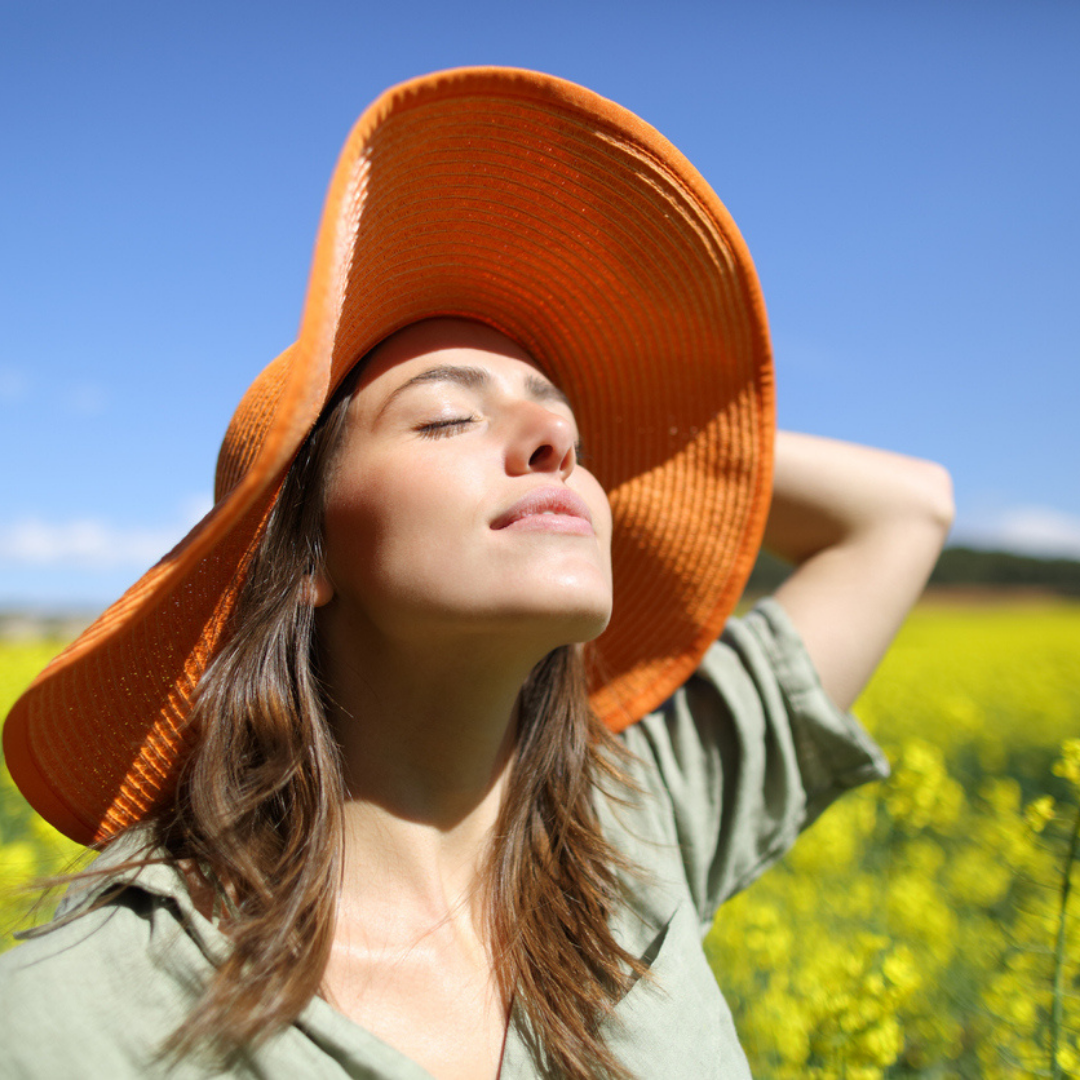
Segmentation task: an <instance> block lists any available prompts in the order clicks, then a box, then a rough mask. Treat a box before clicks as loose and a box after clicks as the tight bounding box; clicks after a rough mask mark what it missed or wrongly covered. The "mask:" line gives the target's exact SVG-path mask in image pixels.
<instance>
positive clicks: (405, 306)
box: [4, 67, 774, 843]
mask: <svg viewBox="0 0 1080 1080" xmlns="http://www.w3.org/2000/svg"><path fill="white" fill-rule="evenodd" d="M437 315H452V316H458V317H462V318H468V319H475V320H478V321H480V322H484V323H487V324H489V325H491V326H493V327H495V328H496V329H498V330H500V331H502V332H503V333H504V334H506V335H507V336H508V337H510V338H512V339H513V340H515V341H516V342H518V343H519V344H520V345H521V346H522V347H523V348H524V349H525V350H526V351H527V352H528V353H529V354H530V355H531V356H532V357H533V359H534V360H535V361H536V362H537V363H538V364H539V365H540V367H541V368H543V369H544V370H545V371H546V372H547V373H548V375H549V376H550V377H551V378H552V379H553V380H554V381H555V382H556V384H558V385H559V387H560V388H561V389H562V390H563V391H564V392H565V393H566V395H567V397H568V398H569V399H570V401H571V403H572V405H573V408H574V412H575V415H576V417H577V420H578V424H579V427H580V429H581V430H582V431H583V432H584V433H585V437H586V440H587V442H588V445H589V450H590V468H591V469H592V471H593V472H595V474H596V475H597V477H598V479H599V480H600V482H601V483H602V484H603V485H604V488H605V489H606V490H607V492H608V494H609V496H610V499H611V506H612V512H613V515H614V520H615V533H614V540H613V552H612V554H613V564H614V576H615V610H614V615H613V618H612V621H611V624H610V626H609V627H608V629H607V630H606V631H605V633H604V634H603V635H602V636H601V637H600V639H599V640H598V641H597V642H596V643H595V645H594V646H593V649H594V660H595V663H594V665H593V667H594V670H595V671H597V672H602V673H603V674H602V676H599V675H598V676H597V677H596V678H594V685H593V686H592V704H593V707H594V708H595V710H596V711H597V713H598V714H599V715H600V717H601V718H602V719H603V720H604V722H605V723H607V724H608V725H609V726H610V727H611V728H613V729H614V730H620V729H622V728H624V727H626V726H627V725H628V724H630V723H633V722H634V721H635V720H637V719H639V718H640V717H642V716H643V715H645V714H646V713H647V712H649V711H650V710H652V709H654V708H656V706H658V705H659V704H660V703H661V702H662V701H664V700H665V699H666V698H667V697H668V696H669V695H670V694H671V693H672V692H673V691H674V690H676V689H677V688H678V687H679V686H680V685H682V683H683V682H685V681H686V679H687V678H688V677H689V676H690V674H691V673H692V672H693V670H694V669H695V667H696V666H697V664H698V663H699V661H700V659H701V657H702V655H703V654H704V652H705V650H706V649H707V648H708V646H709V644H710V643H711V642H712V641H713V640H715V638H716V637H717V636H718V635H719V634H720V631H721V630H722V628H723V625H724V622H725V620H726V619H727V617H728V615H729V614H730V613H731V611H732V609H733V607H734V605H735V603H736V601H737V600H738V598H739V595H740V594H741V592H742V589H743V586H744V584H745V581H746V578H747V576H748V575H749V573H750V569H751V567H752V565H753V561H754V558H755V555H756V552H757V549H758V545H759V543H760V539H761V534H762V531H763V529H764V523H765V516H766V513H767V510H768V503H769V494H770V481H771V467H772V443H773V433H774V420H773V382H772V366H771V353H770V347H769V335H768V327H767V323H766V317H765V306H764V302H763V300H762V297H761V290H760V287H759V285H758V280H757V276H756V274H755V272H754V267H753V263H752V262H751V260H750V255H749V252H748V251H747V249H746V245H745V244H744V242H743V240H742V237H741V236H740V234H739V232H738V230H737V228H736V227H735V224H734V222H733V221H732V220H731V218H730V216H729V215H728V213H727V211H726V210H725V208H724V206H723V205H722V204H721V202H720V200H719V199H718V198H717V196H716V195H715V193H714V192H713V191H712V189H711V188H710V187H709V185H708V184H707V183H706V182H705V180H704V179H703V178H702V177H701V175H700V174H699V173H698V172H697V170H696V169H695V168H694V167H693V166H692V165H691V164H690V163H689V161H687V160H686V158H684V157H683V155H682V154H681V153H680V152H679V151H678V150H677V149H676V148H675V147H674V146H672V145H671V143H669V142H668V141H667V140H666V139H665V138H664V137H663V136H662V135H660V134H659V132H657V131H656V130H654V129H653V128H652V127H650V126H649V125H648V124H646V123H645V122H644V121H642V120H641V119H639V118H638V117H637V116H635V115H634V114H633V113H631V112H628V111H627V110H626V109H624V108H622V107H620V106H619V105H616V104H615V103H614V102H611V101H608V100H607V99H605V98H602V97H600V96H599V95H597V94H595V93H593V92H591V91H589V90H586V89H584V88H583V87H580V86H576V85H574V84H573V83H569V82H566V81H564V80H562V79H557V78H554V77H553V76H550V75H542V74H539V73H536V72H531V71H521V70H516V69H511V68H496V67H481V68H460V69H455V70H451V71H445V72H439V73H436V74H433V75H428V76H424V77H422V78H418V79H414V80H412V81H410V82H406V83H403V84H401V85H399V86H396V87H393V88H392V89H390V90H388V91H386V92H385V93H384V94H383V95H382V96H380V97H379V98H378V99H377V100H376V101H375V102H374V103H373V104H372V105H371V106H370V107H369V108H368V109H367V111H366V112H364V114H363V115H362V116H361V117H360V119H359V120H358V121H357V123H356V126H355V127H354V128H353V130H352V133H351V134H350V136H349V139H348V141H347V142H346V144H345V148H344V150H343V151H342V153H341V157H340V160H339V161H338V164H337V168H336V169H335V171H334V175H333V178H332V180H331V183H330V190H329V194H328V195H327V199H326V205H325V207H324V210H323V216H322V222H321V225H320V227H319V233H318V237H317V241H316V246H315V255H314V264H313V267H312V270H311V277H310V280H309V285H308V293H307V300H306V303H305V305H304V311H303V318H302V321H301V325H300V333H299V336H298V338H297V340H296V342H295V344H293V345H292V346H291V347H290V348H288V349H286V351H285V352H284V353H282V354H281V355H280V356H279V357H278V358H277V359H276V360H274V361H273V362H272V363H271V364H270V365H269V366H268V367H267V368H266V369H265V370H264V371H263V372H262V373H261V374H260V375H259V376H258V377H257V378H256V379H255V381H254V383H253V384H252V385H251V387H250V388H249V389H248V391H247V393H246V394H245V395H244V397H243V400H242V401H241V402H240V405H239V407H238V409H237V410H236V413H235V415H234V416H233V419H232V421H231V423H230V425H229V428H228V431H227V432H226V435H225V440H224V443H223V445H222V448H221V455H220V458H219V461H218V474H217V483H216V491H215V498H216V502H215V505H214V507H213V509H212V510H211V511H210V513H209V514H207V516H206V517H205V518H204V519H203V520H202V521H201V522H200V523H199V524H198V525H197V526H196V527H195V528H194V529H192V530H191V532H190V533H189V534H188V535H187V536H186V537H184V539H183V540H181V541H180V543H179V544H178V545H177V546H176V547H175V548H174V549H173V550H172V551H171V552H169V554H168V555H166V556H165V557H164V558H163V559H162V560H161V561H160V562H159V563H158V564H157V565H156V566H154V567H153V568H152V569H151V570H149V571H148V572H147V573H146V574H144V575H143V577H142V578H140V580H139V581H137V582H136V583H135V584H134V585H133V586H132V587H131V588H130V589H129V590H128V591H127V592H126V593H125V594H124V596H123V597H122V598H121V599H120V600H118V601H117V602H116V603H115V604H113V605H112V606H111V607H110V608H109V609H108V610H107V611H106V612H105V613H104V614H103V615H102V616H101V617H100V618H99V619H98V620H97V621H96V622H95V623H94V624H93V625H92V626H91V627H90V628H89V629H88V630H87V631H86V632H85V633H84V634H82V636H81V637H79V638H78V639H77V640H76V641H75V642H73V643H72V644H71V645H70V646H69V647H68V648H67V649H66V650H65V651H64V652H63V653H61V654H60V655H59V656H58V657H57V658H56V659H55V660H53V662H52V663H51V664H50V665H49V666H48V667H47V668H46V669H45V670H44V671H43V672H42V673H41V674H40V675H39V676H38V677H37V679H36V680H35V681H34V683H33V684H32V685H31V686H30V688H29V689H28V690H27V691H26V693H24V694H23V696H22V697H21V698H20V699H19V700H18V702H16V704H15V706H14V708H13V709H12V710H11V713H10V714H9V716H8V718H7V721H6V724H5V727H4V753H5V757H6V761H7V764H8V767H9V769H10V771H11V774H12V776H13V777H14V779H15V782H16V783H17V784H18V785H19V787H20V789H21V790H22V792H23V794H24V795H25V796H26V798H27V799H28V800H29V801H30V803H31V805H32V806H33V807H34V809H35V810H37V811H38V812H39V813H40V814H41V815H42V816H43V817H44V818H46V820H48V821H49V822H51V823H52V824H53V825H55V826H56V827H57V828H58V829H59V830H60V831H61V832H63V833H66V834H67V835H68V836H70V837H72V838H73V839H75V840H78V841H80V842H82V843H90V842H95V841H102V840H105V839H108V838H109V837H110V836H113V835H115V834H116V833H118V832H119V831H121V830H123V829H124V828H126V827H128V826H130V825H132V824H135V823H137V822H139V821H141V820H143V819H144V818H146V817H148V816H149V815H151V814H153V813H154V812H156V811H157V810H159V809H160V808H161V807H162V806H164V805H166V804H167V803H168V801H169V799H170V798H171V796H172V792H173V790H174V785H175V782H176V776H177V770H178V765H179V762H180V761H181V760H182V758H183V756H184V754H185V753H186V752H187V751H188V750H189V748H190V747H191V745H192V744H193V742H194V739H195V738H196V733H195V732H193V731H192V730H191V729H190V728H189V726H188V725H187V717H188V715H189V713H190V710H191V705H192V700H193V697H194V695H195V693H196V690H197V687H198V684H199V679H200V677H201V676H202V674H203V673H204V672H205V671H206V669H207V666H208V665H209V664H210V663H211V662H212V661H213V659H214V657H215V656H216V655H217V654H218V652H219V651H220V649H221V647H222V645H223V644H224V642H225V641H226V640H227V638H228V635H229V632H230V616H231V614H232V612H233V610H234V608H235V606H236V602H237V599H238V595H239V591H240V587H241V585H242V583H243V580H244V576H245V572H246V569H247V566H248V562H249V560H250V557H251V555H252V553H253V551H254V549H255V547H256V545H257V543H258V541H259V539H260V537H261V535H262V529H263V526H264V524H265V522H266V519H267V515H268V514H269V512H270V510H271V509H272V507H273V505H274V501H275V499H276V497H277V493H278V491H279V489H280V484H281V481H282V479H283V477H284V475H285V473H286V471H287V470H288V468H289V465H290V463H291V462H292V460H293V457H294V456H295V454H296V452H297V450H298V449H299V447H300V445H301V443H302V442H303V441H304V438H305V437H306V435H307V433H308V432H309V430H310V429H311V427H312V425H313V424H314V422H315V420H316V418H317V417H318V416H319V414H320V412H321V410H322V409H323V407H324V405H325V404H326V402H327V401H328V400H329V398H330V395H331V394H332V393H333V390H334V389H335V387H336V386H337V385H338V384H339V383H340V382H341V380H342V378H343V377H344V376H345V374H346V373H347V372H348V371H349V369H350V368H351V367H352V366H353V365H354V364H355V362H356V361H357V360H358V359H359V358H361V357H362V356H364V355H365V354H366V353H367V352H369V351H370V350H371V349H372V348H373V347H374V346H375V345H377V344H378V343H379V342H380V341H382V340H383V339H384V338H386V337H388V336H389V335H390V334H392V333H394V332H395V331H397V330H399V329H401V328H403V327H405V326H408V325H409V324H411V323H414V322H417V321H419V320H421V319H426V318H429V317H432V316H437Z"/></svg>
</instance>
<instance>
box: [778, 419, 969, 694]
mask: <svg viewBox="0 0 1080 1080" xmlns="http://www.w3.org/2000/svg"><path fill="white" fill-rule="evenodd" d="M952 519H953V501H952V482H951V480H950V478H949V474H948V473H947V472H946V471H945V469H943V468H942V467H941V466H940V465H935V464H933V463H932V462H929V461H922V460H919V459H917V458H909V457H904V456H902V455H900V454H892V453H888V452H887V451H884V450H872V449H870V448H869V447H865V446H856V445H854V444H852V443H843V442H837V441H836V440H834V439H824V438H819V437H816V436H812V435H796V434H794V433H792V432H786V431H782V432H779V433H778V434H777V437H776V472H775V478H774V487H773V501H772V507H771V509H770V511H769V520H768V524H767V525H766V528H765V540H764V545H765V547H766V548H767V549H768V550H769V551H771V552H773V553H774V554H776V555H779V556H780V557H781V558H784V559H787V560H789V561H790V562H793V563H794V564H795V570H794V571H793V572H792V574H791V576H790V577H789V578H788V579H787V581H785V582H784V583H783V585H781V586H780V588H779V589H777V591H776V598H777V600H779V601H780V603H781V604H782V605H783V606H784V609H785V610H786V611H787V613H788V615H789V616H790V617H791V620H792V622H793V623H794V624H795V627H796V629H797V630H798V631H799V633H800V635H801V636H802V638H803V641H804V642H805V643H806V648H807V650H808V651H809V653H810V657H811V659H812V660H813V661H814V664H815V666H816V667H817V670H818V674H819V675H820V677H821V682H822V684H823V686H824V687H825V690H826V691H827V692H828V694H829V696H830V697H831V698H832V699H833V701H835V702H836V704H837V705H839V706H840V707H841V708H844V709H846V708H848V707H849V706H850V705H851V703H852V702H853V701H854V700H855V698H856V697H858V695H859V693H860V691H861V690H862V688H863V687H864V686H865V685H866V682H867V680H868V679H869V678H870V675H871V674H872V673H873V671H874V668H875V667H876V666H877V664H878V661H880V659H881V657H882V656H883V655H884V653H885V650H886V649H887V648H888V646H889V643H890V642H891V641H892V639H893V636H894V635H895V634H896V631H897V630H898V629H899V628H900V624H901V623H902V622H903V620H904V617H905V616H906V615H907V613H908V610H909V609H910V608H911V606H912V605H913V604H914V603H915V601H916V600H917V599H918V597H919V594H920V593H921V592H922V589H923V586H924V585H925V584H926V579H927V577H929V575H930V571H931V570H932V569H933V567H934V562H935V560H936V559H937V556H938V552H939V551H940V550H941V546H942V544H943V543H944V541H945V536H946V534H947V533H948V531H949V526H950V525H951V524H952Z"/></svg>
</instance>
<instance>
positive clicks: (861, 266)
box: [0, 0, 1080, 606]
mask: <svg viewBox="0 0 1080 1080" xmlns="http://www.w3.org/2000/svg"><path fill="white" fill-rule="evenodd" d="M1078 57H1080V4H1076V3H1073V2H1071V0H1068V2H1066V0H1061V2H1050V0H1023V2H1021V0H1014V2H1011V3H1000V2H994V0H983V2H979V0H904V2H900V0H895V2H890V3H885V2H876V0H866V2H861V3H855V2H849V3H843V2H830V0H821V2H808V0H753V2H751V0H745V2H742V3H725V2H723V0H713V2H710V3H680V2H679V0H671V2H667V3H648V4H645V3H637V2H635V0H630V2H607V0H604V2H595V3H590V2H589V0H578V2H577V3H565V2H562V0H556V2H549V3H544V4H531V3H517V4H510V3H500V4H494V3H470V2H468V0H459V2H457V3H447V2H445V0H441V2H439V3H432V2H430V0H419V2H413V3H402V4H386V3H383V4H378V5H376V4H368V3H359V2H353V3H346V2H331V0H304V2H303V3H301V2H296V3H291V4H283V3H273V2H268V0H264V2H261V3H254V2H252V3H236V2H229V0H217V2H214V3H208V2H204V0H194V2H190V0H189V2H185V3H183V4H178V3H177V4H148V3H138V4H136V3H127V2H108V3H86V2H84V0H80V2H77V3H76V2H71V0H65V2H51V0H38V2H36V3H33V4H29V3H25V4H16V3H14V2H12V0H7V2H5V3H3V5H2V6H0V117H2V131H3V158H4V167H3V169H2V170H0V283H2V288H0V326H2V334H0V447H2V452H3V460H4V463H5V464H4V470H3V482H2V487H0V493H2V500H0V606H6V605H10V604H13V603H36V604H44V605H59V604H64V603H67V602H73V603H82V604H86V605H89V606H96V605H100V604H103V603H105V602H107V601H109V600H111V599H113V598H114V597H115V596H116V595H118V594H119V592H120V591H122V589H123V588H124V587H125V586H126V585H127V584H129V583H130V582H131V581H132V580H134V579H135V578H136V577H137V576H138V575H139V573H141V571H142V570H143V569H145V568H146V566H147V565H149V564H150V563H151V562H153V561H154V560H155V559H156V558H157V556H158V555H160V554H162V553H164V551H165V549H166V548H167V547H169V546H170V545H171V544H172V542H173V541H175V540H176V539H178V538H179V536H180V535H182V533H183V532H184V531H185V530H186V527H187V526H188V525H189V524H190V523H191V522H192V520H193V515H197V514H198V513H200V512H201V510H203V509H205V508H206V506H207V505H208V501H209V491H210V485H211V476H212V470H213V463H214V458H215V455H216V451H217V446H218V443H219V441H220V438H221V434H222V432H223V431H224V427H225V424H226V423H227V421H228V418H229V415H230V413H231V411H232V408H233V406H234V405H235V403H236V401H237V400H238V399H239V396H240V394H241V393H242V391H243V389H244V387H245V386H246V385H247V384H248V382H249V381H250V380H251V378H252V377H253V376H254V375H255V373H256V372H257V371H258V370H259V369H260V368H261V367H262V366H263V365H264V364H265V363H266V362H267V361H269V360H270V359H271V358H272V357H273V356H274V355H276V353H277V352H279V351H280V350H281V349H282V348H283V347H285V346H286V345H287V344H288V343H289V342H290V341H291V340H292V338H293V336H294V334H295V331H296V327H297V324H298V320H299V315H300V307H301V302H302V299H303V293H304V285H305V281H306V277H307V271H308V264H309V259H310V252H311V246H312V241H313V238H314V232H315V226H316V222H317V219H318V214H319V210H320V207H321V203H322V197H323V194H324V191H325V186H326V183H327V181H328V179H329V176H330V172H331V169H332V167H333V164H334V160H335V157H336V154H337V152H338V150H339V148H340V146H341V143H342V141H343V140H344V137H345V135H346V133H347V131H348V129H349V126H350V125H351V123H352V121H353V120H354V119H355V118H356V116H357V115H359V113H360V112H361V111H362V110H363V108H364V106H365V105H367V104H368V102H369V101H370V100H371V99H372V98H373V97H375V95H376V94H378V93H379V92H380V91H381V90H382V89H384V88H385V87H386V86H388V85H390V84H392V83H394V82H398V81H400V80H402V79H404V78H408V77H410V76H413V75H416V74H420V73H422V72H425V71H430V70H434V69H437V68H443V67H451V66H456V65H460V64H472V63H502V64H513V65H517V66H521V67H531V68H537V69H540V70H544V71H550V72H552V73H554V74H557V75H561V76H563V77H566V78H569V79H573V80H575V81H577V82H581V83H584V84H585V85H587V86H590V87H591V88H593V89H595V90H597V91H599V92H600V93H602V94H604V95H606V96H608V97H611V98H614V99H615V100H617V101H619V102H620V103H622V104H624V105H626V106H627V107H629V108H630V109H632V110H634V111H635V112H637V113H638V114H640V115H641V116H643V117H644V118H645V119H647V120H649V121H650V122H651V123H653V124H654V125H655V126H656V127H658V128H659V129H660V130H661V131H662V132H663V133H664V134H665V135H667V136H668V137H669V138H670V139H672V140H673V141H674V142H675V143H676V145H678V146H679V147H680V148H681V149H682V150H683V151H684V152H685V153H686V154H687V156H688V157H689V158H690V159H691V161H693V162H694V163H695V164H696V165H697V166H698V168H699V169H700V170H701V172H702V173H703V174H704V175H705V177H706V178H707V179H708V180H709V181H710V182H711V183H712V185H713V187H714V188H715V189H716V190H717V192H718V193H719V195H720V197H721V199H723V200H724V202H725V203H726V204H727V206H728V208H729V209H730V210H731V212H732V214H733V215H734V217H735V220H736V221H737V222H738V223H739V226H740V228H741V229H742V231H743V233H744V235H745V237H746V239H747V242H748V243H749V246H750V250H751V251H752V253H753V255H754V258H755V261H756V263H757V266H758V270H759V273H760V276H761V279H762V283H763V286H764V290H765V297H766V300H767V302H768V305H769V311H770V317H771V322H772V328H773V336H774V344H775V351H776V363H777V371H778V379H779V390H780V405H779V410H780V421H781V423H782V424H784V425H785V426H788V427H792V428H796V429H802V430H807V431H814V432H820V433H823V434H830V435H834V436H838V437H841V438H850V439H855V440H860V441H864V442H869V443H872V444H875V445H879V446H884V447H888V448H892V449H897V450H903V451H907V452H910V453H914V454H920V455H924V456H927V457H931V458H935V459H937V460H940V461H943V462H945V463H946V464H947V465H948V466H949V467H950V468H951V470H952V472H953V474H954V478H955V482H956V490H957V498H958V506H959V519H958V524H957V529H956V533H955V535H956V538H957V539H969V540H970V539H974V540H977V541H978V542H980V543H983V544H986V545H993V544H998V545H1005V546H1011V547H1013V548H1015V549H1018V550H1033V551H1040V552H1045V553H1050V552H1063V553H1071V554H1073V555H1076V556H1080V483H1078V481H1077V476H1076V472H1077V461H1078V459H1080V436H1078V434H1077V416H1076V414H1077V410H1078V406H1080V344H1078V343H1080V216H1078V211H1077V203H1078V194H1077V193H1078V192H1080V150H1078V143H1080V140H1078V132H1080V123H1078V120H1080V116H1078V113H1080V62H1078V60H1077V58H1078Z"/></svg>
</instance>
